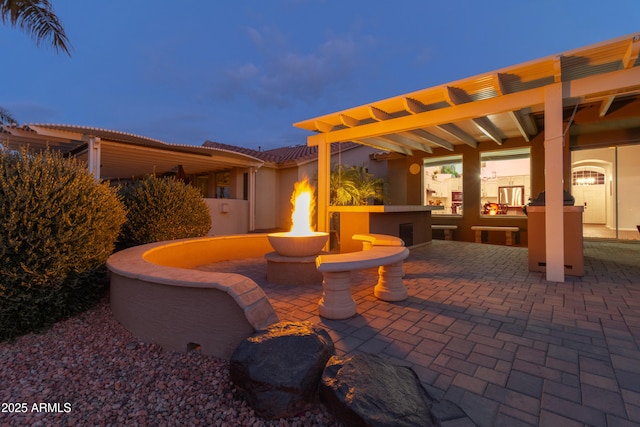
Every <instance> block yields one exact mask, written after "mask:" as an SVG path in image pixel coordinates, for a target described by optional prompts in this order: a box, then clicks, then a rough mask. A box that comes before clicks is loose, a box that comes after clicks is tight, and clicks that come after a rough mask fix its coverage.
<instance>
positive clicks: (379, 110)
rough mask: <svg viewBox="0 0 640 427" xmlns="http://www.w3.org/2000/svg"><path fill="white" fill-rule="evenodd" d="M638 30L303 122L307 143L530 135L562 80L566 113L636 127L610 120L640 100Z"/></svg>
mask: <svg viewBox="0 0 640 427" xmlns="http://www.w3.org/2000/svg"><path fill="white" fill-rule="evenodd" d="M639 51H640V34H633V35H629V36H625V37H621V38H618V39H614V40H610V41H606V42H602V43H599V44H595V45H591V46H587V47H584V48H580V49H576V50H572V51H568V52H565V53H562V54H558V55H553V56H549V57H546V58H542V59H537V60H533V61H530V62H526V63H523V64H519V65H515V66H512V67H507V68H503V69H500V70H497V71H493V72H489V73H485V74H481V75H477V76H474V77H470V78H467V79H463V80H459V81H455V82H451V83H447V84H443V85H440V86H434V87H430V88H427V89H423V90H419V91H416V92H411V93H407V94H404V95H400V96H396V97H392V98H388V99H384V100H381V101H376V102H372V103H370V104H366V105H361V106H358V107H353V108H349V109H346V110H343V111H339V112H335V113H331V114H326V115H323V116H319V117H315V118H312V119H308V120H304V121H300V122H297V123H295V124H294V126H295V127H298V128H302V129H306V130H308V131H312V132H316V133H317V134H316V135H312V136H310V137H308V140H307V142H308V145H318V144H321V143H333V142H345V141H353V142H357V143H360V144H364V145H369V146H372V147H375V148H378V149H382V150H387V151H390V152H395V153H401V154H406V155H412V154H413V153H414V152H416V151H418V152H426V153H431V152H433V149H435V148H440V149H445V150H449V151H453V150H454V148H455V146H457V145H468V146H471V147H474V148H477V147H478V144H479V143H481V142H486V141H490V142H493V143H494V144H495V145H496V146H500V145H502V144H503V143H504V141H505V140H507V139H510V138H523V139H524V140H525V141H527V142H530V141H531V139H532V138H533V137H534V136H536V135H537V134H539V133H540V132H541V131H542V126H543V119H544V99H545V87H546V86H549V85H552V84H555V83H563V92H564V93H563V106H564V108H565V119H566V120H569V119H570V118H571V117H573V115H575V113H576V112H578V111H579V110H581V109H583V108H585V107H589V109H591V110H592V109H593V108H594V107H595V108H596V109H597V112H598V114H597V117H596V121H607V122H608V123H607V125H606V126H604V127H603V128H606V129H609V130H610V129H612V128H616V129H623V128H640V117H637V116H636V117H631V118H629V117H626V118H624V119H620V120H618V119H615V118H612V117H610V116H611V113H612V112H613V111H615V110H616V109H617V107H618V106H619V105H623V104H625V105H626V104H628V103H630V102H637V101H639V99H640V98H639V94H640V59H639V55H638V53H639Z"/></svg>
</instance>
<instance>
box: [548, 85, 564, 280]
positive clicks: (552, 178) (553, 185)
mask: <svg viewBox="0 0 640 427" xmlns="http://www.w3.org/2000/svg"><path fill="white" fill-rule="evenodd" d="M563 145H564V137H563V121H562V83H556V84H553V85H549V86H546V87H545V91H544V164H545V172H544V174H545V180H544V191H545V203H546V208H545V238H546V247H545V250H546V269H547V280H550V281H554V282H564V209H563V208H564V201H563V194H562V189H563V166H564V161H563V154H564V149H563Z"/></svg>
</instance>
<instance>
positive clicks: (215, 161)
mask: <svg viewBox="0 0 640 427" xmlns="http://www.w3.org/2000/svg"><path fill="white" fill-rule="evenodd" d="M92 137H95V138H100V141H101V143H100V145H101V155H100V176H101V178H104V179H117V178H121V179H128V178H133V177H140V176H144V175H146V174H149V173H155V174H158V175H161V174H164V173H167V172H175V171H176V170H177V167H178V165H180V166H182V167H183V169H184V171H185V173H186V174H194V175H195V174H203V173H207V172H211V171H221V170H226V169H230V168H233V167H239V168H248V167H260V166H262V165H263V163H264V162H263V161H262V160H260V159H257V158H255V157H252V156H249V155H246V154H242V153H237V152H234V151H230V150H224V149H219V148H212V147H202V146H190V145H179V144H168V143H165V142H162V141H158V140H155V139H152V138H146V137H142V136H139V135H134V134H130V133H125V132H118V131H112V130H106V129H96V128H90V127H84V126H71V125H55V124H28V125H23V126H0V144H2V145H4V146H5V147H7V148H9V149H13V150H15V149H19V148H20V147H29V148H31V149H33V150H36V151H39V150H45V149H52V150H59V151H61V152H62V153H63V154H64V155H67V156H74V157H77V158H79V159H81V160H83V161H85V162H86V161H88V141H89V138H92Z"/></svg>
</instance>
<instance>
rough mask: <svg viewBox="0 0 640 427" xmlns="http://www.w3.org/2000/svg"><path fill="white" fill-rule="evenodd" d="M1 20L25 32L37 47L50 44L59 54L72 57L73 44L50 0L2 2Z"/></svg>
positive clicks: (0, 4)
mask: <svg viewBox="0 0 640 427" xmlns="http://www.w3.org/2000/svg"><path fill="white" fill-rule="evenodd" d="M0 18H1V19H2V22H3V23H5V22H10V23H11V25H12V26H13V27H18V28H20V29H21V30H24V31H25V32H26V33H27V34H29V35H30V36H31V37H32V38H33V39H34V40H35V42H36V45H37V46H39V45H40V43H41V42H43V41H46V42H50V43H51V46H53V48H54V49H55V50H56V51H57V52H64V53H66V54H67V55H69V56H71V44H70V42H69V39H68V38H67V35H66V33H65V31H64V28H63V27H62V24H61V23H60V20H59V19H58V17H57V16H56V14H55V13H54V11H53V7H52V6H51V2H50V1H49V0H0Z"/></svg>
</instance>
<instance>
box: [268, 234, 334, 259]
mask: <svg viewBox="0 0 640 427" xmlns="http://www.w3.org/2000/svg"><path fill="white" fill-rule="evenodd" d="M328 237H329V235H328V234H327V233H320V232H314V233H313V234H310V235H305V236H300V235H297V234H291V232H285V233H271V234H268V235H267V238H268V239H269V243H271V246H272V247H273V249H275V250H276V252H277V253H278V254H280V255H282V256H289V257H307V256H311V255H318V254H319V253H320V251H321V250H322V248H324V245H325V244H326V243H327V239H328Z"/></svg>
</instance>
